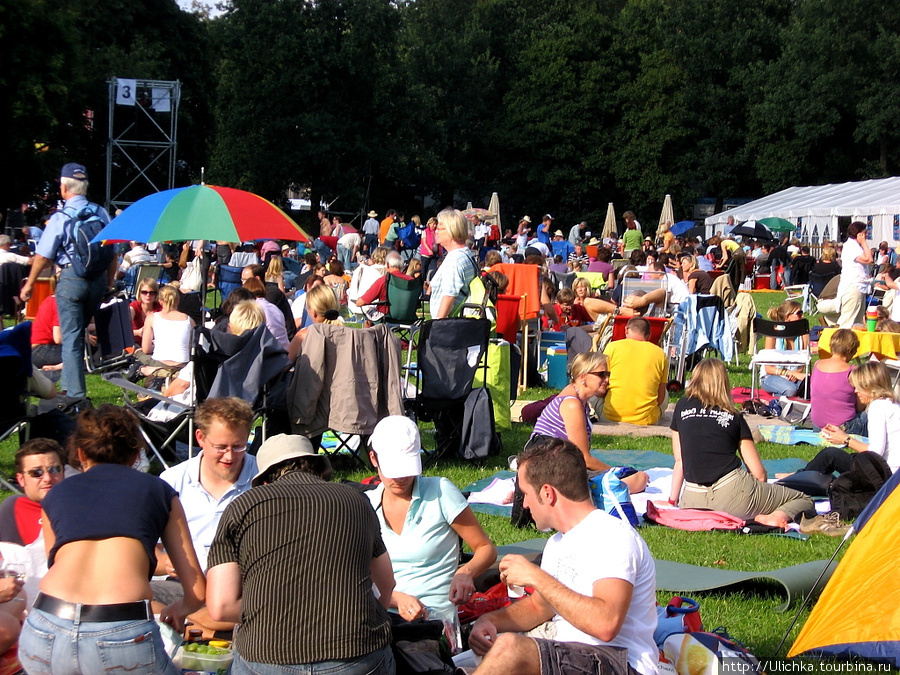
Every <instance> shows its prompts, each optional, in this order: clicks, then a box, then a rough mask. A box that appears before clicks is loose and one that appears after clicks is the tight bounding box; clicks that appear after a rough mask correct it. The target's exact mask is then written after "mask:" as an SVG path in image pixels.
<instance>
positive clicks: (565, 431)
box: [525, 352, 650, 494]
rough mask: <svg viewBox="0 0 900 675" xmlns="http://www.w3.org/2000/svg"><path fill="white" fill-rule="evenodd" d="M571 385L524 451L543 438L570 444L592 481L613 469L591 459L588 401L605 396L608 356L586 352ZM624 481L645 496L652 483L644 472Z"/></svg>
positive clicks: (578, 359)
mask: <svg viewBox="0 0 900 675" xmlns="http://www.w3.org/2000/svg"><path fill="white" fill-rule="evenodd" d="M571 373H572V374H571V382H570V383H569V384H568V385H566V387H565V388H564V389H563V390H562V391H560V392H559V395H558V396H556V397H555V398H553V399H551V401H550V402H549V403H548V404H547V406H546V407H545V408H544V410H543V411H542V412H541V414H540V417H538V420H537V422H535V424H534V432H533V433H532V434H531V438H529V439H528V443H527V444H526V446H525V447H528V446H529V445H531V444H532V443H534V442H536V441H539V440H541V439H544V438H562V439H566V440H568V441H571V442H572V443H573V444H574V445H575V447H577V448H578V449H579V450H581V454H582V455H584V463H585V464H586V465H587V468H588V476H589V477H593V476H596V475H598V474H600V473H603V472H605V471H609V470H610V469H611V468H612V467H610V466H609V464H606V463H605V462H601V461H600V460H599V459H597V458H596V457H594V456H593V455H591V418H590V412H589V408H588V401H590V400H591V399H592V398H593V397H595V396H600V397H603V396H606V391H607V389H609V369H608V367H607V363H606V355H605V354H603V353H601V352H583V353H581V354H579V355H578V356H576V357H575V359H574V360H573V361H572V368H571ZM620 478H622V482H623V483H625V484H626V485H627V486H628V491H629V492H631V493H632V494H634V493H637V492H643V491H644V489H645V488H646V487H647V483H648V482H649V481H650V479H649V477H648V476H647V474H646V473H645V472H644V471H633V470H632V472H631V473H630V475H627V476H625V477H624V478H623V477H621V476H620Z"/></svg>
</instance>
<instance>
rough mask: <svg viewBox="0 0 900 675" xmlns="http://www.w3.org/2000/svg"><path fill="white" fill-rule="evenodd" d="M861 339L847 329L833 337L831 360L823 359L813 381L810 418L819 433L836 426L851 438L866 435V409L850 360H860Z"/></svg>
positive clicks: (814, 368) (810, 394) (815, 370)
mask: <svg viewBox="0 0 900 675" xmlns="http://www.w3.org/2000/svg"><path fill="white" fill-rule="evenodd" d="M858 349H859V338H858V337H856V333H854V332H853V331H852V330H848V329H846V328H839V329H837V330H836V331H834V333H833V334H832V336H831V340H830V341H829V350H830V351H831V356H830V357H829V358H827V359H819V360H818V361H816V364H815V365H814V366H813V369H812V375H811V376H810V378H809V399H810V405H811V409H810V415H809V418H810V420H811V421H812V423H813V426H814V427H815V428H816V429H822V428H824V427H826V426H827V425H828V424H835V425H837V426H839V427H841V428H842V429H844V430H845V431H847V433H850V434H862V435H865V433H866V424H867V422H866V411H865V406H863V405H861V404H860V403H859V400H858V399H857V398H856V392H854V391H853V385H852V384H850V373H851V372H852V371H853V366H852V365H850V359H852V358H853V357H854V356H856V352H857V350H858Z"/></svg>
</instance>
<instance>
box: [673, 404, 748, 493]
mask: <svg viewBox="0 0 900 675" xmlns="http://www.w3.org/2000/svg"><path fill="white" fill-rule="evenodd" d="M670 428H671V429H672V431H677V432H678V434H679V437H680V440H681V462H682V466H683V469H684V479H685V480H686V481H688V482H691V483H697V484H699V485H712V484H713V483H715V482H716V481H717V480H719V479H720V478H721V477H722V476H724V475H725V474H727V473H730V472H731V471H734V470H735V469H737V468H739V467H740V466H741V459H740V457H739V456H738V454H737V452H738V449H739V448H740V447H741V441H742V440H743V439H745V438H753V436H752V434H751V433H750V427H749V426H747V422H746V421H745V420H744V416H743V415H741V414H740V413H735V412H728V411H726V410H721V409H719V408H704V407H703V404H702V403H700V401H699V400H697V399H696V398H693V397H690V398H688V397H685V398H683V399H681V400H680V401H678V403H676V404H675V412H674V413H673V414H672V424H671V427H670Z"/></svg>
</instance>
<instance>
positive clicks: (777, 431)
mask: <svg viewBox="0 0 900 675" xmlns="http://www.w3.org/2000/svg"><path fill="white" fill-rule="evenodd" d="M758 429H759V433H760V435H761V436H762V437H763V440H764V441H769V442H770V443H780V444H781V445H798V444H800V443H806V444H808V445H821V446H826V445H828V443H825V442H824V441H823V439H822V436H821V434H820V433H819V432H818V431H813V430H812V429H798V428H796V427H790V426H784V425H768V424H766V425H763V424H761V425H760V426H759V427H758ZM853 438H855V439H856V440H858V441H862V442H863V443H866V444H868V442H869V439H868V438H866V437H865V436H858V435H856V434H854V435H853Z"/></svg>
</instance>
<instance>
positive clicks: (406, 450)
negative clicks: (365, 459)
mask: <svg viewBox="0 0 900 675" xmlns="http://www.w3.org/2000/svg"><path fill="white" fill-rule="evenodd" d="M369 447H371V448H372V450H374V451H375V454H376V455H378V470H379V471H380V472H381V475H383V476H384V477H385V478H406V477H407V476H420V475H421V474H422V456H421V452H422V440H421V438H420V437H419V427H417V426H416V423H415V422H413V421H412V420H411V419H409V418H408V417H405V416H403V415H391V416H390V417H385V418H384V419H383V420H381V421H380V422H379V423H378V424H377V425H376V426H375V431H373V432H372V436H371V437H370V438H369Z"/></svg>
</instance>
